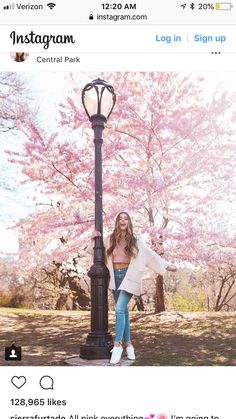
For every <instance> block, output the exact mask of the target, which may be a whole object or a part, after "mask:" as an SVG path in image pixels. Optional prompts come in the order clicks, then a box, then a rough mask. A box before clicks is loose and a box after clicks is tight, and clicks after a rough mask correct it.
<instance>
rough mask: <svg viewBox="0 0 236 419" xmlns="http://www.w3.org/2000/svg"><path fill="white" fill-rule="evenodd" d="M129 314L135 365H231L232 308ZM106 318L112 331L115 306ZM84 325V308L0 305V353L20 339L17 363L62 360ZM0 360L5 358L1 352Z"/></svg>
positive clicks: (75, 350)
mask: <svg viewBox="0 0 236 419" xmlns="http://www.w3.org/2000/svg"><path fill="white" fill-rule="evenodd" d="M130 318H131V332H132V341H133V344H134V346H135V348H136V354H137V360H136V362H135V364H134V365H139V366H143V365H147V366H151V365H162V366H168V365H176V366H177V365H236V337H235V336H236V313H205V312H197V313H183V312H182V313H179V314H178V313H176V312H165V313H163V314H161V315H156V314H153V313H149V312H143V313H140V312H131V313H130ZM109 324H110V331H111V332H112V333H113V334H114V312H109ZM89 329H90V313H89V312H86V311H52V310H51V311H42V310H29V309H16V308H15V309H11V308H0V343H1V347H2V350H1V353H2V354H3V351H4V347H5V346H9V344H11V343H13V342H15V344H19V345H21V346H22V348H23V358H22V361H21V363H20V365H64V360H65V359H66V358H70V357H73V356H78V355H79V347H80V344H81V343H83V342H84V341H85V339H86V336H87V333H88V332H89ZM88 364H89V361H88ZM0 365H9V362H6V361H4V360H3V359H2V358H1V359H0ZM11 365H14V363H13V362H11ZM18 365H19V364H18Z"/></svg>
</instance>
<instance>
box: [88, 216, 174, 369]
mask: <svg viewBox="0 0 236 419" xmlns="http://www.w3.org/2000/svg"><path fill="white" fill-rule="evenodd" d="M99 235H101V233H100V232H99V231H95V232H94V234H93V237H92V238H93V239H94V238H95V237H97V236H99ZM104 247H105V251H106V253H105V254H106V265H107V267H108V269H109V272H110V283H109V288H110V289H112V293H113V296H114V300H115V303H116V336H115V342H114V347H113V349H112V356H111V360H110V363H111V364H117V363H119V361H120V359H121V355H122V352H123V347H122V341H123V339H124V342H125V346H126V354H127V358H128V359H131V360H135V353H134V347H133V345H132V343H131V336H130V322H129V310H128V304H129V301H130V299H131V297H132V296H133V295H140V294H141V282H142V277H143V275H144V270H145V267H146V266H147V267H149V268H151V269H152V270H153V271H155V272H156V273H158V274H160V275H163V274H164V273H165V272H166V271H172V272H175V271H176V270H177V269H176V267H175V266H174V265H169V263H168V262H166V261H165V260H164V259H162V258H161V257H160V256H159V255H158V254H157V253H155V252H154V251H153V250H151V249H149V248H148V247H147V246H146V245H145V244H144V243H143V242H142V241H141V240H139V239H137V238H136V237H135V236H134V234H133V226H132V221H131V218H130V216H129V214H127V213H126V212H121V213H119V214H118V215H117V217H116V221H115V228H114V230H113V232H112V233H111V235H109V236H108V237H106V238H105V239H104ZM90 251H91V247H90Z"/></svg>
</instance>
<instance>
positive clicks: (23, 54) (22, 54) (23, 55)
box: [11, 52, 29, 63]
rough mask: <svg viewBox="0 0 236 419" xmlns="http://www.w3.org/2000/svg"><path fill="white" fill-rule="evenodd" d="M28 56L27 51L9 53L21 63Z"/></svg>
mask: <svg viewBox="0 0 236 419" xmlns="http://www.w3.org/2000/svg"><path fill="white" fill-rule="evenodd" d="M28 56H29V53H28V52H13V53H11V58H12V59H13V60H14V61H16V62H17V63H22V62H23V61H25V60H27V58H28Z"/></svg>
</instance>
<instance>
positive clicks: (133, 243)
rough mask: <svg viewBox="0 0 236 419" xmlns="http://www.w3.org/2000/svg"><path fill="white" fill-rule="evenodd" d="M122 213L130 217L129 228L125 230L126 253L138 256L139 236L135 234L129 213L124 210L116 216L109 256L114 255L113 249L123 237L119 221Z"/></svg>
mask: <svg viewBox="0 0 236 419" xmlns="http://www.w3.org/2000/svg"><path fill="white" fill-rule="evenodd" d="M121 214H125V215H126V216H127V218H128V226H127V230H126V232H125V237H124V239H125V241H126V246H125V253H126V254H127V256H129V257H136V256H137V254H138V251H139V250H138V246H137V238H136V237H135V236H134V233H133V225H132V221H131V218H130V216H129V214H128V213H127V212H124V211H122V212H120V213H119V214H118V215H117V217H116V221H115V228H114V230H113V232H112V234H111V236H110V247H109V249H107V256H110V255H112V253H113V250H114V249H115V247H116V245H117V244H118V243H119V241H120V240H121V238H122V234H121V230H120V228H119V221H120V216H121Z"/></svg>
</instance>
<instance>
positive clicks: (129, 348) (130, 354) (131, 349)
mask: <svg viewBox="0 0 236 419" xmlns="http://www.w3.org/2000/svg"><path fill="white" fill-rule="evenodd" d="M126 353H127V358H128V359H131V360H133V361H134V360H135V353H134V347H133V345H129V346H126Z"/></svg>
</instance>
